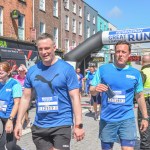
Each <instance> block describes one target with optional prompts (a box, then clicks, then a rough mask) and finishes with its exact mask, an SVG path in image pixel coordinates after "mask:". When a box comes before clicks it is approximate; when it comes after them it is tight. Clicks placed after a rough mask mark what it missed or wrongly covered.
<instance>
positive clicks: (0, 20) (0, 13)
mask: <svg viewBox="0 0 150 150" xmlns="http://www.w3.org/2000/svg"><path fill="white" fill-rule="evenodd" d="M3 34H4V33H3V7H1V6H0V36H3Z"/></svg>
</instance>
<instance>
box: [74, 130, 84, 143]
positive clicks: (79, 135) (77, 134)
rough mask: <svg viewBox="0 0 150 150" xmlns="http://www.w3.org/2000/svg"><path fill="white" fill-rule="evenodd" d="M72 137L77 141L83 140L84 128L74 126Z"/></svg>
mask: <svg viewBox="0 0 150 150" xmlns="http://www.w3.org/2000/svg"><path fill="white" fill-rule="evenodd" d="M73 132H74V138H75V139H76V140H77V141H81V140H83V138H84V136H85V132H84V129H79V128H74V131H73Z"/></svg>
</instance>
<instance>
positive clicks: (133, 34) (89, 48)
mask: <svg viewBox="0 0 150 150" xmlns="http://www.w3.org/2000/svg"><path fill="white" fill-rule="evenodd" d="M119 40H126V41H128V42H129V43H146V42H150V28H137V29H126V30H117V31H103V32H97V33H96V34H94V35H93V36H91V37H90V38H88V39H86V40H85V41H84V42H83V43H81V44H80V45H78V46H77V47H76V48H75V49H73V50H72V51H70V52H68V53H67V54H66V55H65V56H64V59H65V60H66V61H71V62H76V63H79V62H81V61H82V60H83V59H84V58H85V57H87V56H88V55H90V53H91V52H94V51H95V50H98V49H99V50H100V49H101V48H102V47H103V45H113V44H115V43H117V41H119Z"/></svg>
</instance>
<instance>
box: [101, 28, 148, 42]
mask: <svg viewBox="0 0 150 150" xmlns="http://www.w3.org/2000/svg"><path fill="white" fill-rule="evenodd" d="M120 40H124V41H128V42H129V43H141V42H148V41H150V28H146V29H144V28H139V29H127V30H117V31H104V32H102V43H103V44H104V45H105V44H108V45H109V44H115V43H117V42H118V41H120Z"/></svg>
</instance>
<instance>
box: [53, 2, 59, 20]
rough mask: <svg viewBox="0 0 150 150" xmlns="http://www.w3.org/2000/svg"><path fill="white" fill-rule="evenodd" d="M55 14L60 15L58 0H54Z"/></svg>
mask: <svg viewBox="0 0 150 150" xmlns="http://www.w3.org/2000/svg"><path fill="white" fill-rule="evenodd" d="M53 16H56V17H58V0H54V6H53Z"/></svg>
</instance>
